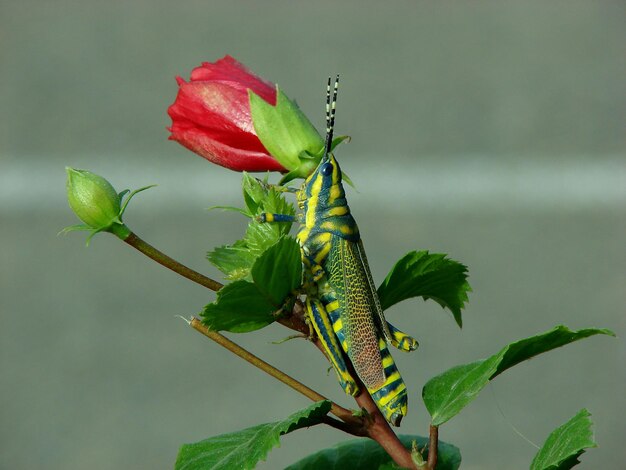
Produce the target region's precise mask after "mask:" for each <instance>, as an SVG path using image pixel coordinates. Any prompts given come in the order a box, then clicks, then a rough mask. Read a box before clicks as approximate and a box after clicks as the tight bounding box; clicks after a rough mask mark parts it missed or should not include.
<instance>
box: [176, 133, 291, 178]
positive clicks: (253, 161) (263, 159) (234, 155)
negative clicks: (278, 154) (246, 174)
mask: <svg viewBox="0 0 626 470" xmlns="http://www.w3.org/2000/svg"><path fill="white" fill-rule="evenodd" d="M170 139H172V140H176V141H177V142H179V143H180V144H182V145H184V146H185V147H187V148H188V149H189V150H191V151H192V152H195V153H197V154H198V155H200V156H202V157H204V158H206V159H207V160H209V161H211V162H213V163H216V164H218V165H221V166H223V167H226V168H230V169H231V170H235V171H285V169H284V168H283V167H282V166H281V165H280V163H278V162H277V161H276V160H274V158H272V157H271V156H269V155H268V154H267V153H266V152H265V151H264V152H255V151H252V150H243V149H240V148H234V147H230V146H229V145H226V144H223V143H221V142H218V141H216V140H213V139H211V138H210V137H208V136H207V135H206V134H204V133H202V132H198V131H197V130H195V129H188V130H186V131H181V132H172V135H171V136H170Z"/></svg>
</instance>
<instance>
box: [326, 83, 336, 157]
mask: <svg viewBox="0 0 626 470" xmlns="http://www.w3.org/2000/svg"><path fill="white" fill-rule="evenodd" d="M337 88H339V75H337V76H336V77H335V87H334V90H333V99H332V101H331V99H330V77H328V84H327V85H326V142H325V145H324V156H326V155H328V154H329V153H330V148H331V147H332V144H333V131H334V128H335V107H336V105H337Z"/></svg>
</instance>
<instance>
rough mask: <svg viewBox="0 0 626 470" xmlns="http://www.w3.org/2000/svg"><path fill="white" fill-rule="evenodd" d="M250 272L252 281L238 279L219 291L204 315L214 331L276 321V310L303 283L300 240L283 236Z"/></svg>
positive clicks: (240, 330) (244, 328)
mask: <svg viewBox="0 0 626 470" xmlns="http://www.w3.org/2000/svg"><path fill="white" fill-rule="evenodd" d="M266 225H269V224H266ZM250 274H251V277H252V282H250V281H247V280H243V279H242V280H238V281H234V282H231V283H230V284H228V285H226V286H224V287H223V288H222V289H220V290H219V291H218V293H217V300H216V301H215V302H213V303H210V304H209V305H207V306H206V307H204V310H203V312H202V313H201V314H200V316H201V317H202V323H204V324H205V325H206V326H207V327H208V328H210V329H211V330H214V331H221V330H226V331H232V332H236V333H245V332H248V331H254V330H258V329H259V328H263V327H265V326H267V325H269V324H270V323H272V322H273V321H274V320H275V316H274V314H275V312H276V311H277V310H279V309H280V308H281V307H283V304H284V302H285V299H286V298H288V296H289V294H290V293H291V292H292V291H293V290H294V289H296V288H298V287H299V286H300V284H301V283H302V265H301V263H300V247H299V246H298V243H297V242H296V241H295V239H293V238H291V237H287V238H280V239H279V240H278V241H277V242H276V243H275V244H274V245H272V246H270V247H269V248H268V249H267V250H266V251H264V252H263V254H262V255H261V256H259V257H258V258H257V259H256V260H255V261H254V264H253V265H252V268H251V270H250Z"/></svg>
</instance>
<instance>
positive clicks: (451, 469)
mask: <svg viewBox="0 0 626 470" xmlns="http://www.w3.org/2000/svg"><path fill="white" fill-rule="evenodd" d="M398 437H399V438H400V441H402V444H404V446H405V447H406V448H407V449H411V447H412V443H413V441H416V442H417V448H418V449H420V450H422V449H425V452H424V459H426V458H427V456H428V438H426V437H422V436H408V435H400V436H398ZM437 455H438V463H437V470H456V469H457V468H459V466H460V465H461V453H460V452H459V449H458V448H457V447H455V446H453V445H451V444H447V443H445V442H442V441H439V451H438V453H437ZM320 468H323V469H324V470H344V469H346V468H358V469H359V470H382V469H393V468H398V467H397V466H396V465H395V464H394V463H393V461H392V460H391V457H389V455H388V454H387V453H386V452H385V451H384V450H383V448H382V447H380V446H379V445H378V444H377V443H376V442H374V441H371V440H369V439H354V440H350V441H346V442H341V443H339V444H337V445H335V446H333V447H329V448H328V449H323V450H320V451H319V452H316V453H314V454H311V455H309V456H308V457H305V458H304V459H302V460H300V461H298V462H296V463H294V464H293V465H290V466H289V467H287V469H286V470H318V469H320Z"/></svg>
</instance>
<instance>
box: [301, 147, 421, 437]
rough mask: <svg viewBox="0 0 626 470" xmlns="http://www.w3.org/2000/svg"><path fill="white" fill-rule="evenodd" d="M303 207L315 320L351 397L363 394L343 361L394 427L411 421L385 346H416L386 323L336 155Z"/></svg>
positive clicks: (318, 174)
mask: <svg viewBox="0 0 626 470" xmlns="http://www.w3.org/2000/svg"><path fill="white" fill-rule="evenodd" d="M298 203H299V206H300V208H301V210H302V215H301V218H300V219H301V220H300V221H301V223H302V225H301V228H300V230H299V232H298V236H297V238H298V241H299V243H300V246H301V249H302V261H303V265H304V268H305V269H304V271H305V284H304V285H305V290H306V293H307V312H308V315H309V317H310V321H311V323H312V325H313V327H314V329H315V331H316V333H317V335H318V337H319V338H320V340H321V341H322V344H323V345H324V348H325V349H326V352H327V354H328V356H329V359H330V361H331V363H332V364H333V366H334V368H335V370H336V372H337V375H338V378H339V382H340V383H341V385H342V387H343V388H344V390H345V391H346V393H348V394H351V395H356V394H358V392H359V390H358V387H357V385H356V383H355V381H354V379H353V378H352V377H351V376H350V373H349V371H348V369H347V367H346V366H345V361H344V355H347V356H348V358H349V359H350V362H351V363H352V365H353V367H354V370H355V372H356V374H357V375H358V377H359V378H360V379H361V381H362V382H363V384H364V385H365V386H366V387H367V389H368V391H369V392H370V394H371V395H372V398H373V399H374V401H375V402H376V404H377V405H378V407H379V409H380V411H381V412H382V413H383V415H384V416H385V418H386V419H387V420H388V421H389V422H390V423H392V424H394V425H396V426H397V425H399V424H400V421H401V419H402V417H403V416H404V415H406V411H407V393H406V387H405V385H404V382H403V380H402V377H401V376H400V374H399V372H398V370H397V368H396V365H395V363H394V360H393V358H392V357H391V354H390V353H389V350H388V349H387V342H388V341H390V342H392V344H394V345H395V346H396V347H399V348H400V349H404V350H413V349H415V348H416V347H417V342H416V341H415V340H414V339H413V338H411V337H409V336H407V335H405V334H404V333H402V332H400V331H398V330H396V329H395V328H393V327H392V326H391V325H389V324H388V323H387V322H386V320H385V318H384V315H383V312H382V308H381V306H380V302H379V300H378V295H377V293H376V288H375V286H374V283H373V280H372V275H371V273H370V269H369V265H368V263H367V258H366V256H365V251H364V249H363V243H362V241H361V237H360V234H359V229H358V226H357V224H356V222H355V220H354V218H353V217H352V215H351V213H350V208H349V207H348V204H347V201H346V198H345V192H344V189H343V185H342V182H341V170H340V168H339V165H338V164H337V161H336V160H335V158H334V157H333V155H332V154H330V153H329V154H327V155H325V156H324V157H323V158H322V161H321V162H320V164H319V166H318V167H317V169H316V170H315V171H314V172H313V173H312V174H311V175H310V176H309V177H308V178H307V179H306V181H305V182H304V184H303V185H302V188H301V189H300V191H299V192H298ZM330 328H332V331H328V330H329V329H330ZM333 333H334V334H333Z"/></svg>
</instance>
